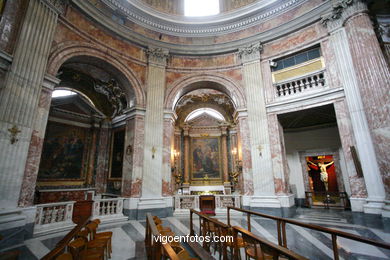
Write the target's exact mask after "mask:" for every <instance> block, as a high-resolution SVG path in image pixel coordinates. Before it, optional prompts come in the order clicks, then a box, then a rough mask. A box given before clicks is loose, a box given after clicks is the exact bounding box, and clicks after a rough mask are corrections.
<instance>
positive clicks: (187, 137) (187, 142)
mask: <svg viewBox="0 0 390 260" xmlns="http://www.w3.org/2000/svg"><path fill="white" fill-rule="evenodd" d="M183 130H184V183H189V181H190V163H189V162H190V135H189V132H188V131H189V128H188V126H184V127H183Z"/></svg>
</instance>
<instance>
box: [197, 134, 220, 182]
mask: <svg viewBox="0 0 390 260" xmlns="http://www.w3.org/2000/svg"><path fill="white" fill-rule="evenodd" d="M220 147H221V144H220V138H219V137H193V138H191V145H190V158H191V159H190V171H191V180H192V181H203V182H209V181H211V182H213V181H222V169H221V149H220Z"/></svg>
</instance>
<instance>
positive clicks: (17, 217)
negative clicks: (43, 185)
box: [0, 207, 36, 251]
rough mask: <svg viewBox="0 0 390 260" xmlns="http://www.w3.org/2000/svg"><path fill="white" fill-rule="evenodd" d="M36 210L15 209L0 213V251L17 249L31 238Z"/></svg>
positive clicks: (32, 208)
mask: <svg viewBox="0 0 390 260" xmlns="http://www.w3.org/2000/svg"><path fill="white" fill-rule="evenodd" d="M35 214H36V208H35V207H29V208H16V209H10V210H1V211H0V233H1V235H2V236H3V239H2V243H1V244H0V251H4V250H6V249H9V248H13V247H18V246H21V245H22V244H23V241H24V240H26V239H29V238H32V237H33V233H34V222H35Z"/></svg>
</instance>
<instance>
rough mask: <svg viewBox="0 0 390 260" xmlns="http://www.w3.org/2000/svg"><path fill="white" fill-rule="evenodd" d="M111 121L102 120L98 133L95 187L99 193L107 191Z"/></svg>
mask: <svg viewBox="0 0 390 260" xmlns="http://www.w3.org/2000/svg"><path fill="white" fill-rule="evenodd" d="M109 127H110V126H109V122H108V121H103V122H101V126H100V129H99V134H98V137H97V139H98V146H99V149H98V151H97V158H96V176H95V188H96V192H97V193H98V194H101V193H104V192H105V191H106V185H107V178H108V166H109V165H108V162H109V156H110V153H109V147H110V146H109V145H110V136H111V135H110V128H109Z"/></svg>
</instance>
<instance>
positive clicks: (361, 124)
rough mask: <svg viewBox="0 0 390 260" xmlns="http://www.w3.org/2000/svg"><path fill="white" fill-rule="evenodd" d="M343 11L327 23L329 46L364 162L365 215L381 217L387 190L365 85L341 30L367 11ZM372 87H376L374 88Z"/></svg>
mask: <svg viewBox="0 0 390 260" xmlns="http://www.w3.org/2000/svg"><path fill="white" fill-rule="evenodd" d="M351 2H353V1H351ZM344 9H345V10H344V12H342V14H341V15H340V16H339V19H337V18H336V19H334V20H332V21H328V22H327V26H328V29H329V31H330V43H331V45H332V47H333V49H334V51H335V57H336V60H337V66H338V70H339V71H340V78H341V83H342V84H343V86H344V92H345V98H346V101H347V105H348V109H349V112H350V117H351V123H352V129H353V132H354V135H355V139H356V147H357V152H358V155H359V157H360V158H364V159H362V160H361V164H362V169H363V175H364V180H365V183H366V188H367V193H368V198H367V202H368V204H366V205H364V212H366V213H373V214H381V213H382V208H383V205H384V199H385V189H384V185H383V181H382V177H381V174H380V171H379V165H378V162H377V158H376V153H375V149H374V144H373V138H372V136H371V133H370V128H369V125H368V121H367V117H366V113H365V109H364V105H363V100H362V93H361V90H362V89H360V88H361V84H362V83H363V84H365V83H364V82H359V81H360V79H359V77H358V75H359V73H360V72H359V71H357V70H359V68H358V67H356V65H355V62H354V60H353V56H352V52H351V43H350V42H349V40H348V35H347V32H346V29H345V28H344V27H342V25H343V23H344V21H345V20H346V19H349V18H350V17H352V16H354V15H356V14H358V13H361V12H364V11H365V10H366V8H365V5H364V4H363V3H362V2H360V1H355V4H353V5H350V6H349V7H345V8H344ZM359 41H360V40H359ZM352 47H353V46H352ZM353 48H354V47H353ZM352 50H353V49H352ZM367 73H369V72H364V74H367ZM372 86H375V84H371V87H372ZM375 91H376V89H375V88H373V89H371V91H370V93H372V92H375ZM370 95H371V94H370Z"/></svg>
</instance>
